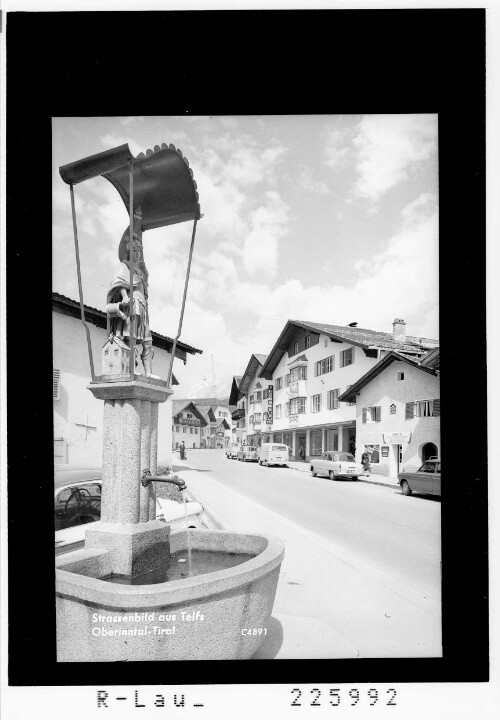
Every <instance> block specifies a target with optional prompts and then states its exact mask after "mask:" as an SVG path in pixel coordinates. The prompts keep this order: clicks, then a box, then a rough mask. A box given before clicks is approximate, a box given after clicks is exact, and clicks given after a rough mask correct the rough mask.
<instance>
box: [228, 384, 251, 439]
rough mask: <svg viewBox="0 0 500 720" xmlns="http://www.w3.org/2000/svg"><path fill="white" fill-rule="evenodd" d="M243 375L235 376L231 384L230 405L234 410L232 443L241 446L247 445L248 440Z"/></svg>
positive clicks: (232, 414) (232, 416) (232, 413)
mask: <svg viewBox="0 0 500 720" xmlns="http://www.w3.org/2000/svg"><path fill="white" fill-rule="evenodd" d="M242 377H243V376H242V375H235V376H234V377H233V382H232V384H231V394H230V396H229V405H230V406H233V407H234V409H233V411H232V412H231V419H232V423H233V424H232V428H231V430H232V442H237V443H238V444H239V445H242V444H246V439H247V421H246V403H247V399H246V397H245V396H243V397H242V396H241V395H240V385H241V380H242Z"/></svg>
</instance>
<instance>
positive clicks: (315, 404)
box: [311, 394, 321, 412]
mask: <svg viewBox="0 0 500 720" xmlns="http://www.w3.org/2000/svg"><path fill="white" fill-rule="evenodd" d="M320 410H321V394H319V395H313V396H312V398H311V411H312V412H319V411H320Z"/></svg>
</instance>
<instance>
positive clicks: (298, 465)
mask: <svg viewBox="0 0 500 720" xmlns="http://www.w3.org/2000/svg"><path fill="white" fill-rule="evenodd" d="M288 467H289V468H293V469H294V470H299V471H300V472H308V473H310V472H311V470H310V463H309V462H289V463H288ZM358 481H360V482H367V483H371V484H372V485H388V486H389V487H394V486H395V485H396V486H397V485H399V483H398V479H397V477H385V476H384V475H376V474H374V473H371V474H370V475H360V476H359V478H358Z"/></svg>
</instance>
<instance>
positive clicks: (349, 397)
mask: <svg viewBox="0 0 500 720" xmlns="http://www.w3.org/2000/svg"><path fill="white" fill-rule="evenodd" d="M438 352H439V349H438ZM393 362H404V363H406V364H407V365H410V366H411V367H414V368H416V369H417V370H421V371H422V372H425V373H428V374H429V375H434V376H437V375H439V371H438V370H436V369H435V368H430V367H426V366H425V365H423V363H421V362H416V361H415V360H412V359H411V358H409V357H407V356H406V355H401V354H400V353H397V352H394V351H391V352H390V353H388V354H387V355H386V356H385V357H383V358H382V360H379V362H378V363H377V364H376V365H374V366H373V367H372V368H370V369H369V370H368V372H366V373H365V374H364V375H362V376H361V377H360V378H359V380H357V381H356V382H355V383H353V384H352V385H351V386H350V387H349V388H348V389H347V390H346V391H345V392H343V393H342V395H339V400H341V401H342V402H355V401H356V395H359V392H360V390H361V389H362V388H364V387H365V385H368V383H370V382H371V381H372V380H373V379H374V378H376V377H377V375H380V373H381V372H383V371H384V370H385V369H386V368H387V367H389V365H391V364H392V363H393Z"/></svg>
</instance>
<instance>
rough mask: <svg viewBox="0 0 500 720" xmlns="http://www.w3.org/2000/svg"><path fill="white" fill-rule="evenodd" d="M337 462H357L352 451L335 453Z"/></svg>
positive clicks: (334, 457)
mask: <svg viewBox="0 0 500 720" xmlns="http://www.w3.org/2000/svg"><path fill="white" fill-rule="evenodd" d="M333 459H334V461H335V462H355V460H354V456H353V455H351V453H335V455H334V456H333Z"/></svg>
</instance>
